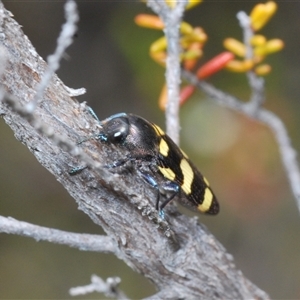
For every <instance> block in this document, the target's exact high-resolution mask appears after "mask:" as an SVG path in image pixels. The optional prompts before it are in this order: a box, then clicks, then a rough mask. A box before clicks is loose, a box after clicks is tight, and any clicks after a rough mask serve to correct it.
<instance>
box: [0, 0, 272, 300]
mask: <svg viewBox="0 0 300 300" xmlns="http://www.w3.org/2000/svg"><path fill="white" fill-rule="evenodd" d="M0 18H1V20H2V22H1V24H0V25H1V32H2V33H3V36H2V37H3V38H2V40H1V44H2V46H3V47H4V48H5V49H6V52H7V64H6V68H5V71H4V75H3V77H2V79H1V84H2V86H3V88H4V89H5V91H6V93H8V94H9V96H5V97H4V100H3V101H0V114H1V116H2V117H3V119H4V120H5V122H6V123H7V124H8V125H9V126H10V127H11V129H12V130H13V132H14V134H15V136H16V138H17V139H18V140H19V141H21V142H22V143H23V144H24V145H25V146H26V147H28V149H29V150H30V151H31V152H32V154H33V155H35V157H36V158H37V160H38V161H39V162H40V163H41V165H43V166H44V167H45V168H46V169H47V170H49V172H51V173H52V174H53V175H54V176H55V178H56V179H57V180H58V181H59V182H60V183H61V184H62V185H63V186H64V187H65V188H66V190H67V191H68V192H69V193H70V195H71V196H73V198H74V199H75V200H76V202H77V204H78V207H79V209H81V210H83V211H84V212H85V213H86V214H88V215H89V217H90V218H91V219H92V220H93V221H94V222H95V223H96V224H98V225H99V226H101V227H102V228H103V229H104V230H105V232H106V233H107V235H108V236H109V239H110V241H111V245H112V246H111V247H117V250H114V249H113V248H112V249H111V250H112V251H114V253H115V254H116V255H117V256H118V257H119V258H120V259H122V260H123V261H124V262H126V263H127V265H129V266H130V267H131V268H132V269H134V270H136V271H137V272H139V273H141V274H143V275H144V276H146V277H147V278H148V279H150V280H151V281H152V282H153V283H154V284H155V286H156V288H157V290H158V291H159V292H158V294H157V295H155V296H153V297H152V299H154V297H156V299H159V297H161V299H162V298H163V299H174V298H175V297H176V298H184V297H188V298H189V299H208V298H209V299H217V298H231V299H247V298H248V299H249V298H251V299H254V298H255V299H268V296H267V295H266V294H265V293H264V292H263V291H261V290H260V289H259V288H257V287H256V286H254V285H253V284H252V283H251V282H250V281H248V280H247V279H246V278H245V277H244V276H243V275H242V273H241V272H240V271H239V270H237V269H236V267H235V265H234V263H233V259H232V257H231V255H229V254H228V253H226V251H225V249H224V247H223V246H222V245H221V244H220V243H219V242H218V241H217V240H216V239H215V238H214V237H213V236H212V235H211V234H210V233H209V232H207V230H206V229H205V228H204V227H203V226H202V225H200V224H199V223H198V222H197V220H196V219H195V218H194V219H191V218H188V217H187V216H183V215H181V214H179V213H178V211H177V209H176V208H175V207H174V206H171V205H169V206H168V207H167V208H166V209H165V213H166V220H165V221H163V220H160V219H159V217H158V214H157V212H156V211H155V208H154V202H155V199H156V197H155V192H154V191H153V189H151V188H150V187H149V186H148V185H147V184H145V183H144V181H143V180H142V179H141V178H140V177H139V176H138V174H137V173H136V171H135V169H134V168H132V167H131V166H130V165H128V166H126V168H124V169H122V170H114V173H113V172H109V171H108V170H104V169H103V168H102V167H101V166H103V165H105V164H109V163H111V162H112V161H115V160H116V159H118V158H120V157H121V156H122V155H124V153H121V152H120V151H119V150H118V149H114V148H113V147H110V146H108V145H104V144H101V143H99V142H98V141H96V140H90V141H87V142H86V143H84V144H82V145H81V148H82V149H81V151H79V150H78V147H75V146H74V145H75V144H76V142H77V141H78V140H80V139H82V137H86V136H90V135H92V134H94V133H95V132H97V129H98V127H97V126H98V124H97V122H95V120H94V119H93V118H92V117H91V116H90V114H89V113H87V112H86V110H85V105H81V104H79V103H78V102H77V101H76V99H74V98H72V97H70V90H69V89H68V88H66V87H65V86H64V84H63V83H62V81H61V80H60V79H59V78H58V77H57V76H56V75H55V74H54V75H53V77H52V79H51V80H50V82H49V85H48V87H47V89H46V90H45V93H44V95H43V97H42V99H40V101H39V103H38V105H37V107H36V109H35V110H34V116H33V115H31V114H22V113H20V112H21V111H22V108H24V107H26V105H27V104H28V103H30V101H32V99H34V97H35V96H36V90H37V86H38V85H39V83H40V82H41V80H42V78H43V75H44V73H45V72H46V69H47V65H46V63H45V62H44V61H43V60H42V58H41V57H40V56H39V55H38V54H37V53H36V51H35V49H34V48H33V46H32V45H31V43H30V41H29V40H28V38H27V37H26V36H25V35H24V34H23V32H22V31H21V29H20V26H19V25H18V24H17V22H15V21H14V20H13V19H12V18H11V15H10V13H9V12H7V11H6V10H5V9H4V7H3V5H2V3H1V4H0ZM12 99H16V100H13V101H12ZM15 101H17V102H18V103H17V105H15ZM16 107H17V108H16ZM72 145H73V146H72ZM80 152H81V154H82V155H80V158H81V159H80V160H78V158H77V156H76V155H77V153H80ZM87 162H88V165H89V166H90V168H87V169H85V170H84V171H83V172H82V173H80V174H78V175H76V176H70V175H69V170H70V169H71V168H72V167H74V166H78V165H81V164H83V163H84V164H85V163H87ZM6 221H7V220H6ZM22 224H23V223H22ZM23 225H24V224H23ZM40 229H41V232H42V231H43V230H45V231H47V229H43V228H40ZM2 231H4V228H2ZM16 231H17V230H16ZM21 231H22V230H21ZM21 231H19V232H21ZM51 234H53V235H55V234H57V239H59V235H60V233H59V232H55V231H51V233H50V236H51ZM29 235H30V236H31V237H34V234H29ZM46 235H47V232H45V237H46ZM39 237H40V235H39ZM52 238H53V239H54V237H53V236H52ZM45 239H46V238H45ZM100 239H101V237H100ZM78 243H79V244H80V241H78ZM78 243H77V244H76V245H77V246H78ZM84 245H85V244H84V242H83V243H82V247H84ZM79 247H80V245H79Z"/></svg>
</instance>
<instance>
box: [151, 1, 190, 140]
mask: <svg viewBox="0 0 300 300" xmlns="http://www.w3.org/2000/svg"><path fill="white" fill-rule="evenodd" d="M147 3H148V6H150V7H151V8H152V9H153V11H154V12H155V13H157V14H158V15H159V17H160V18H161V19H162V20H163V22H164V24H165V28H164V33H165V36H166V39H167V45H168V51H167V53H168V55H167V60H166V82H167V89H168V102H167V107H166V131H167V133H168V135H169V136H170V137H171V138H172V139H173V141H174V142H175V143H176V144H179V129H180V125H179V94H180V83H181V76H180V72H181V71H180V52H181V47H180V44H179V40H180V23H181V20H182V18H183V14H184V9H185V6H186V3H187V1H186V0H184V1H177V3H176V5H175V7H174V8H173V9H172V8H170V7H168V6H167V4H166V3H165V2H164V1H160V0H152V1H148V2H147Z"/></svg>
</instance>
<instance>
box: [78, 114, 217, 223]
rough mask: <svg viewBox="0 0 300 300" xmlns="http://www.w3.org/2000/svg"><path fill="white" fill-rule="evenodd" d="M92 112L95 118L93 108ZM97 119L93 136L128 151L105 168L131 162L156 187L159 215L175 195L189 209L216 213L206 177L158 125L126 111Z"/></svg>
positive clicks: (213, 197) (214, 198) (214, 200)
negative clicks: (100, 119)
mask: <svg viewBox="0 0 300 300" xmlns="http://www.w3.org/2000/svg"><path fill="white" fill-rule="evenodd" d="M91 113H92V114H93V116H94V117H95V118H96V119H97V120H98V118H97V116H96V115H95V114H94V113H93V111H91ZM99 122H100V125H101V128H100V131H99V133H97V134H95V135H93V137H94V138H96V139H97V140H100V141H101V142H104V143H106V144H114V145H115V146H117V147H121V148H125V149H126V150H127V151H128V153H129V154H128V155H127V156H126V157H125V158H123V159H121V160H117V161H115V162H113V163H112V164H110V165H107V167H108V168H116V167H119V166H122V165H124V164H126V163H127V162H131V163H133V165H134V166H135V168H136V170H137V172H138V174H140V176H141V177H142V178H143V179H144V180H145V181H146V182H147V183H148V184H150V185H151V186H152V187H153V188H155V189H156V190H157V199H156V209H157V210H158V211H159V213H160V215H161V216H162V217H163V216H164V213H163V208H164V207H165V206H166V205H167V204H168V203H169V202H170V201H171V200H173V199H174V198H175V196H178V197H177V199H178V200H179V201H180V203H181V204H182V205H184V206H186V207H187V208H190V209H192V210H196V211H198V212H202V213H205V214H210V215H215V214H217V213H218V212H219V204H218V202H217V199H216V197H215V195H214V193H213V191H212V190H211V188H210V187H209V184H208V181H207V180H206V178H205V177H204V176H203V175H202V174H201V173H200V172H199V171H198V170H197V168H196V167H195V166H194V164H193V163H192V162H191V161H190V160H189V158H188V157H187V155H186V154H185V153H184V152H183V151H182V150H181V149H180V148H179V147H178V146H177V145H176V144H175V143H174V142H173V141H172V139H171V138H170V137H169V136H168V135H167V134H165V133H164V131H163V130H162V129H161V128H160V127H158V126H157V125H155V124H153V123H151V122H148V121H147V120H145V119H143V118H141V117H139V116H136V115H133V114H127V113H119V114H115V115H113V116H111V117H109V118H107V119H105V120H104V121H99ZM84 141H86V140H84ZM144 164H147V165H148V166H149V168H150V170H151V171H152V172H151V174H150V172H148V171H145V169H144V168H143V165H144ZM76 171H77V170H74V172H76ZM158 176H160V180H159V177H158ZM161 179H162V180H161ZM158 182H160V183H158Z"/></svg>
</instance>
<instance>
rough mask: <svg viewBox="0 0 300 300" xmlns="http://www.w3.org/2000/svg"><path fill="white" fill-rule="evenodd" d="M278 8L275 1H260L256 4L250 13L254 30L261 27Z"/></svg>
mask: <svg viewBox="0 0 300 300" xmlns="http://www.w3.org/2000/svg"><path fill="white" fill-rule="evenodd" d="M276 10H277V4H276V3H275V2H274V1H268V2H267V3H265V4H262V3H259V4H257V5H255V6H254V8H253V9H252V11H251V13H250V18H251V25H252V28H253V30H254V31H257V30H259V29H261V28H262V27H263V26H265V25H266V23H267V22H268V21H269V20H270V18H271V17H272V16H273V15H274V13H275V12H276Z"/></svg>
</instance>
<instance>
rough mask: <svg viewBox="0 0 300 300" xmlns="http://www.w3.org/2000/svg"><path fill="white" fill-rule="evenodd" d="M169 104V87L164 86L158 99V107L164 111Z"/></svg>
mask: <svg viewBox="0 0 300 300" xmlns="http://www.w3.org/2000/svg"><path fill="white" fill-rule="evenodd" d="M167 102H168V90H167V85H166V84H164V86H163V88H162V89H161V92H160V95H159V98H158V106H159V108H160V109H161V110H162V111H165V110H166V106H167Z"/></svg>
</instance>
